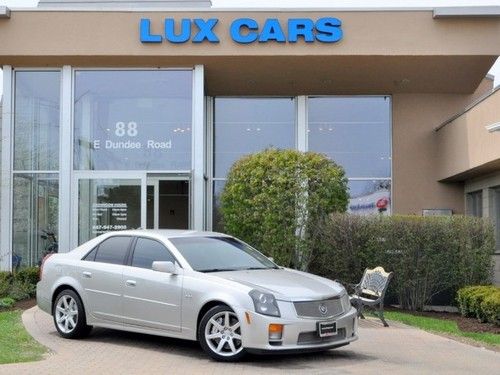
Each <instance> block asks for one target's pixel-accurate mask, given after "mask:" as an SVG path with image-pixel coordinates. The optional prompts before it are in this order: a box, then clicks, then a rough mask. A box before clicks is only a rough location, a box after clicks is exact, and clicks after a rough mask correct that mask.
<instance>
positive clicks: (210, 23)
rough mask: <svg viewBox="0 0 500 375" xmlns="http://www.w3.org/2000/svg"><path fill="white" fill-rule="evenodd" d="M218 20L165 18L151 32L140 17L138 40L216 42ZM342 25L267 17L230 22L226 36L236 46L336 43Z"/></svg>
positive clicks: (328, 20) (335, 21)
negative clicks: (274, 43) (160, 26)
mask: <svg viewBox="0 0 500 375" xmlns="http://www.w3.org/2000/svg"><path fill="white" fill-rule="evenodd" d="M218 22H219V20H218V19H217V18H209V19H201V18H195V19H186V18H185V19H182V20H180V21H179V20H175V19H173V18H166V19H165V21H164V23H163V25H162V26H163V27H162V29H163V30H162V32H161V33H159V32H157V31H155V30H156V27H155V28H154V29H155V30H153V27H152V25H151V20H150V19H149V18H143V19H141V22H140V38H141V42H142V43H162V42H163V41H166V42H168V43H187V42H189V41H190V42H191V43H203V42H209V43H219V36H218V35H217V32H216V30H215V29H216V26H217V23H218ZM341 26H342V22H341V21H340V20H339V19H337V18H332V17H324V18H320V19H318V20H312V19H309V18H290V19H288V21H287V22H283V23H282V22H280V21H279V20H277V19H275V18H269V19H267V20H265V21H264V22H263V23H260V24H259V22H257V21H256V20H254V19H252V18H238V19H236V20H234V21H233V22H232V23H231V26H230V27H229V30H228V31H229V35H230V36H231V39H232V40H233V41H235V42H236V43H241V44H250V43H255V42H258V43H268V42H277V43H286V42H288V43H297V42H298V41H299V40H303V41H304V42H306V43H313V42H316V41H318V42H322V43H335V42H338V41H339V40H341V39H342V29H341Z"/></svg>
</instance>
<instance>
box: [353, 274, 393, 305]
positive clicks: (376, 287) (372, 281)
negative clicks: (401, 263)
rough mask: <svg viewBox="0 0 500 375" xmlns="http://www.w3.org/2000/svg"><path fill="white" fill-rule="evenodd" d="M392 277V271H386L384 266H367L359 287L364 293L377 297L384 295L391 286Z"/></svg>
mask: <svg viewBox="0 0 500 375" xmlns="http://www.w3.org/2000/svg"><path fill="white" fill-rule="evenodd" d="M391 277H392V272H385V270H384V268H382V267H376V268H374V269H368V268H367V269H365V273H364V274H363V278H362V279H361V283H360V284H359V289H360V291H361V293H363V294H366V295H369V296H373V297H376V298H380V297H383V296H384V295H385V291H386V289H387V287H388V286H389V280H390V279H391Z"/></svg>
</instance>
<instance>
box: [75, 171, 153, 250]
mask: <svg viewBox="0 0 500 375" xmlns="http://www.w3.org/2000/svg"><path fill="white" fill-rule="evenodd" d="M143 176H144V175H142V176H141V174H137V173H133V174H116V175H115V174H113V173H107V174H106V175H104V174H100V173H97V174H96V173H95V172H93V173H91V174H82V175H79V176H78V177H77V178H76V184H74V185H73V186H75V187H76V188H77V189H78V191H77V192H76V193H77V199H75V200H74V202H75V204H76V207H75V211H74V212H75V213H76V216H77V217H76V220H75V223H77V225H75V232H73V235H74V238H75V239H76V240H77V242H78V244H82V243H84V242H86V241H88V240H90V239H92V238H95V237H97V236H99V235H101V234H103V233H106V232H109V231H117V230H126V229H136V228H140V227H144V225H143V223H144V221H145V220H144V219H145V218H143V212H145V209H143V205H142V202H143V201H144V199H143V196H145V177H143ZM144 224H145V223H144Z"/></svg>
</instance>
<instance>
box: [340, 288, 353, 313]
mask: <svg viewBox="0 0 500 375" xmlns="http://www.w3.org/2000/svg"><path fill="white" fill-rule="evenodd" d="M340 303H341V304H342V310H343V311H344V312H345V313H346V312H348V311H349V310H350V309H351V300H350V299H349V294H347V292H345V293H344V295H343V296H342V297H340Z"/></svg>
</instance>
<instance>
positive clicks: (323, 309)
mask: <svg viewBox="0 0 500 375" xmlns="http://www.w3.org/2000/svg"><path fill="white" fill-rule="evenodd" d="M318 309H319V312H320V313H321V315H326V314H327V313H328V307H326V305H325V304H324V303H322V304H321V305H319V307H318Z"/></svg>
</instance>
